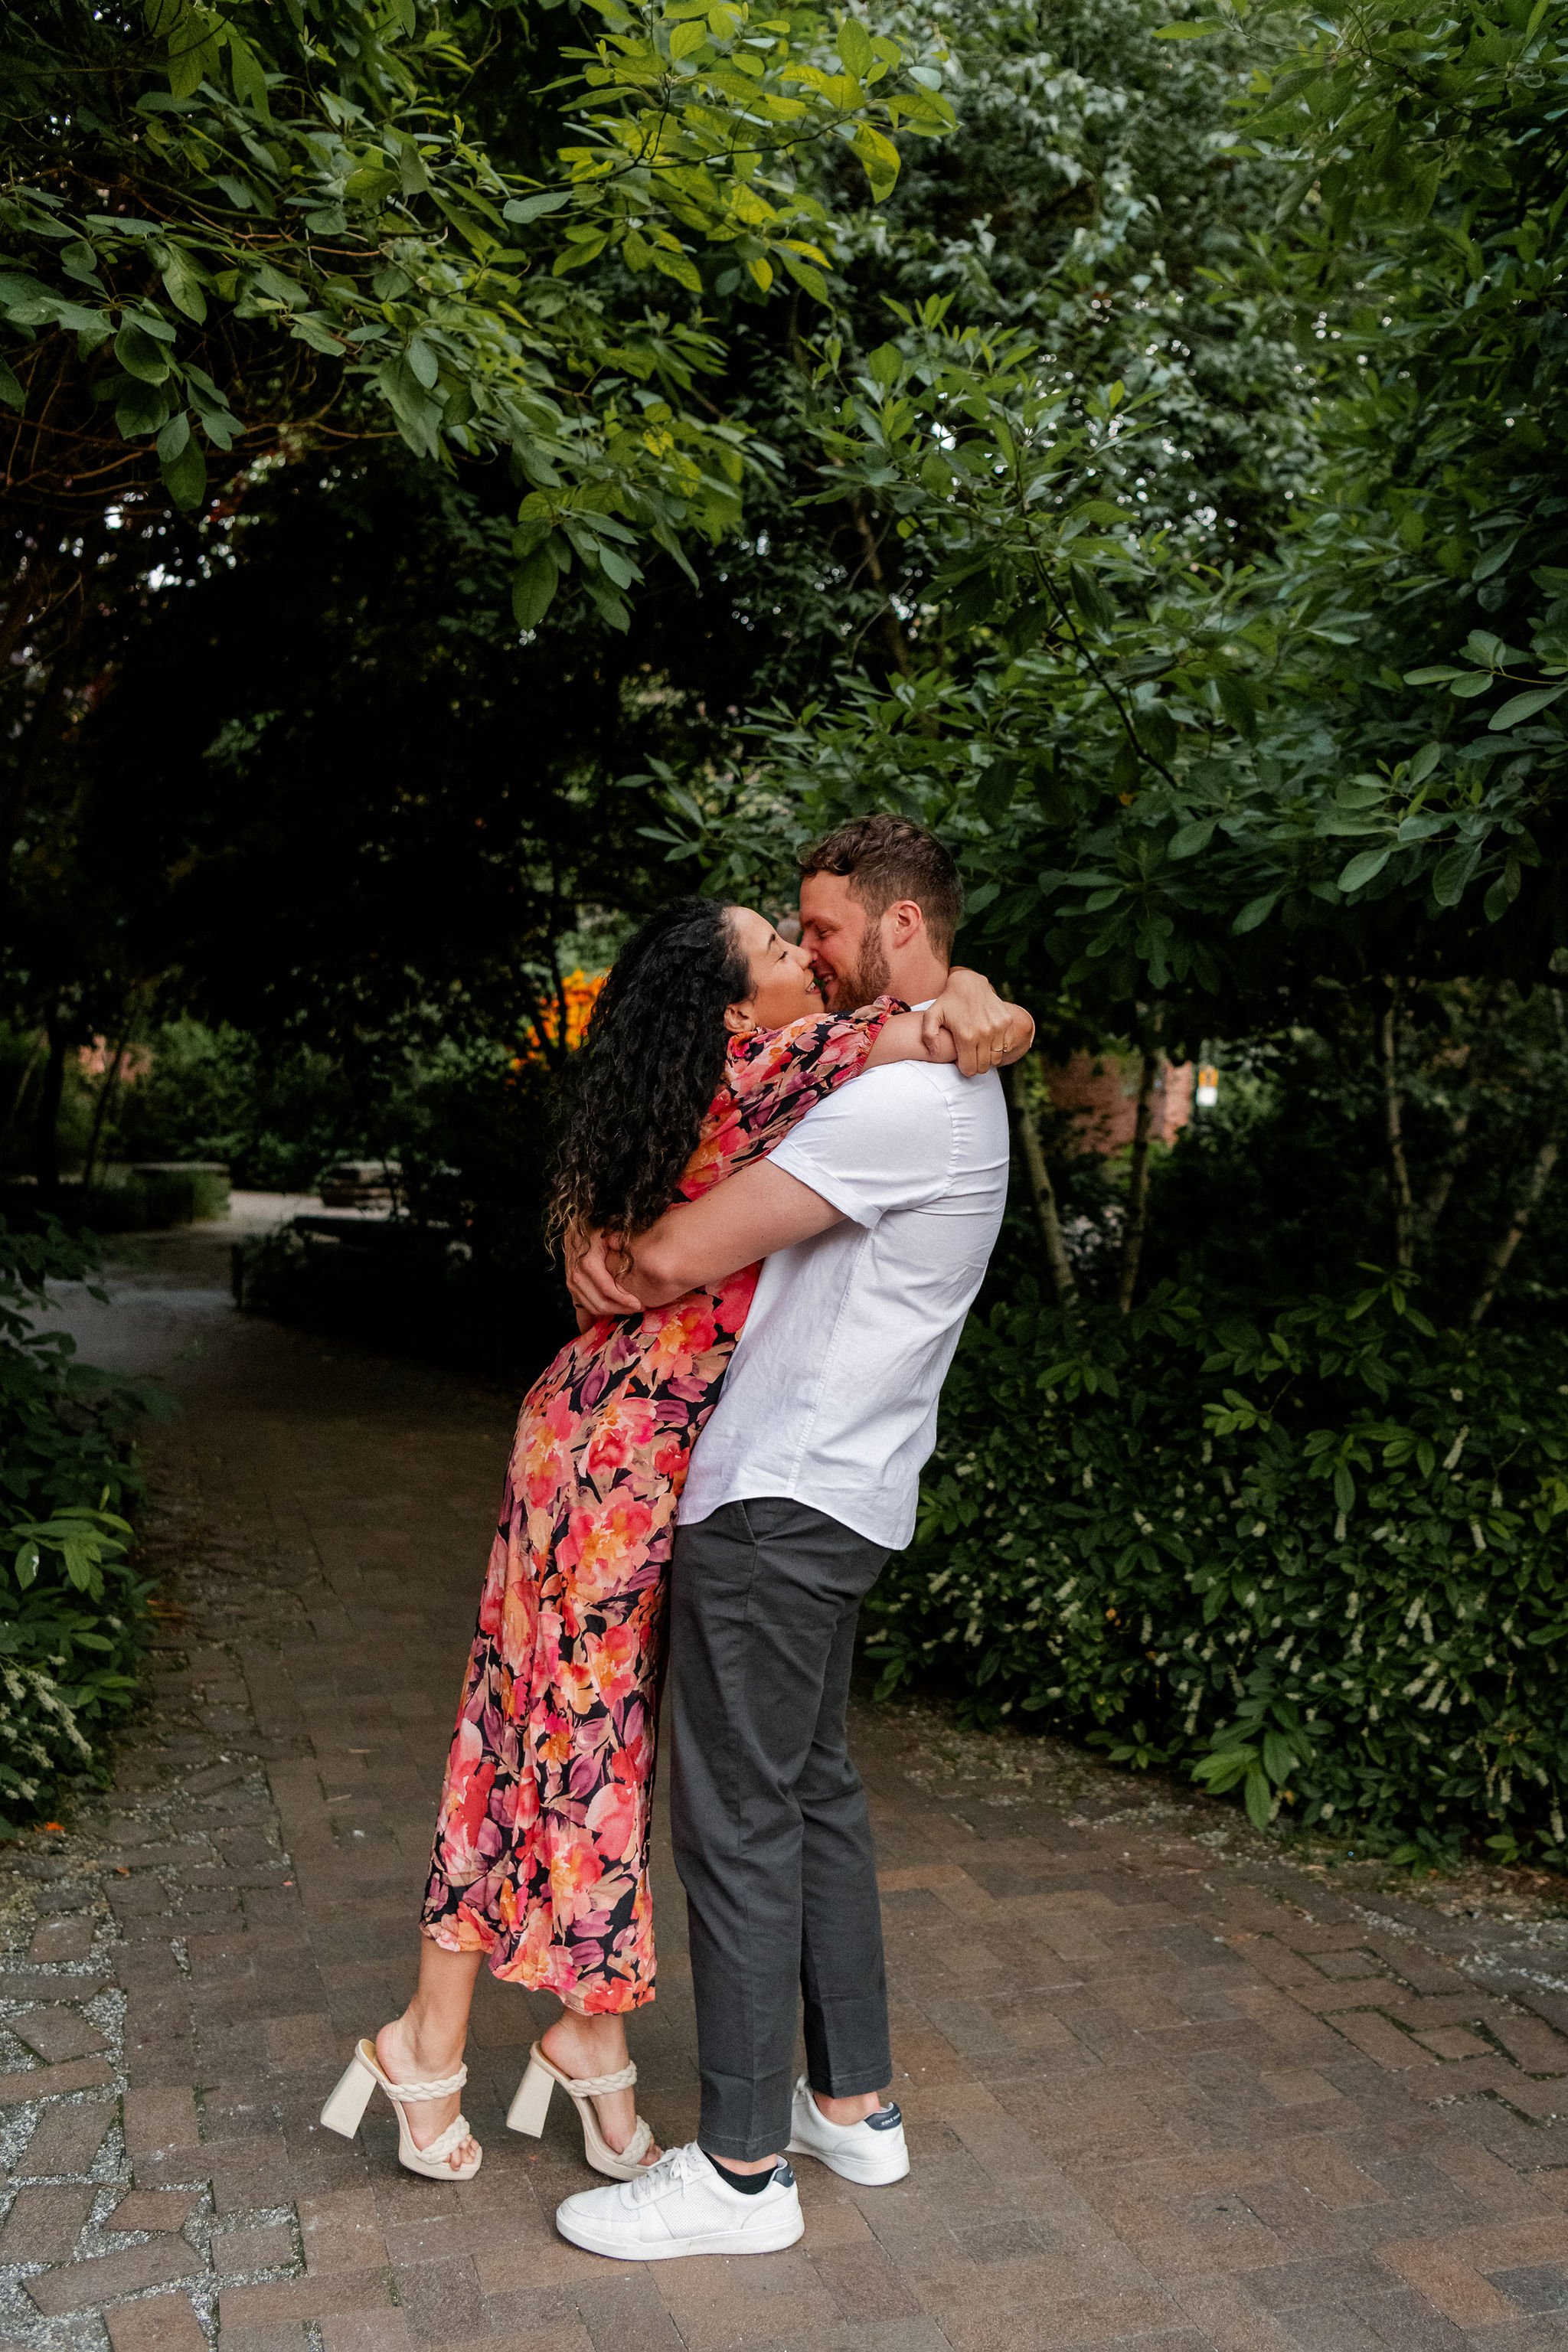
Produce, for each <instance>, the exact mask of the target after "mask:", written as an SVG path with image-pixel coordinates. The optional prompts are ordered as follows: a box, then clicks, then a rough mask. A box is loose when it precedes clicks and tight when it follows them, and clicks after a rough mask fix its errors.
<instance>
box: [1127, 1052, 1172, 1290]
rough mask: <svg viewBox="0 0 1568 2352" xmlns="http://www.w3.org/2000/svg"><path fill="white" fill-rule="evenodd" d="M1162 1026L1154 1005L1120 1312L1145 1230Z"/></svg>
mask: <svg viewBox="0 0 1568 2352" xmlns="http://www.w3.org/2000/svg"><path fill="white" fill-rule="evenodd" d="M1163 1027H1164V1010H1163V1006H1161V1005H1156V1006H1155V1007H1154V1009H1153V1011H1152V1013H1151V1014H1150V1015H1149V1023H1148V1026H1147V1028H1146V1029H1145V1031H1144V1033H1143V1066H1142V1069H1141V1070H1140V1072H1139V1074H1138V1117H1137V1121H1136V1123H1135V1125H1134V1127H1133V1129H1132V1160H1131V1166H1130V1168H1129V1170H1128V1174H1127V1223H1126V1224H1125V1225H1124V1227H1123V1228H1122V1234H1121V1280H1120V1281H1119V1283H1118V1284H1117V1287H1116V1304H1117V1305H1118V1307H1120V1308H1121V1312H1122V1313H1123V1315H1126V1314H1128V1313H1130V1312H1131V1307H1132V1294H1133V1292H1134V1291H1135V1290H1136V1289H1137V1287H1138V1265H1139V1261H1140V1259H1141V1258H1142V1255H1143V1239H1144V1235H1145V1234H1146V1233H1147V1232H1148V1229H1149V1175H1150V1161H1149V1129H1150V1128H1151V1127H1152V1125H1153V1120H1154V1088H1155V1087H1156V1085H1157V1084H1158V1081H1159V1076H1160V1036H1161V1032H1162V1030H1163Z"/></svg>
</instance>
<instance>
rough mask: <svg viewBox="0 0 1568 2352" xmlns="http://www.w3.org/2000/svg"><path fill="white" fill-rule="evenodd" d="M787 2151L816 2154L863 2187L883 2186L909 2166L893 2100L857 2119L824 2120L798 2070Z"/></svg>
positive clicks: (799, 2154) (794, 2153)
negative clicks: (870, 2114) (860, 2119)
mask: <svg viewBox="0 0 1568 2352" xmlns="http://www.w3.org/2000/svg"><path fill="white" fill-rule="evenodd" d="M788 2147H789V2153H790V2155H791V2156H815V2157H816V2159H817V2161H818V2163H820V2164H826V2167H827V2168H828V2170H829V2171H830V2172H837V2174H838V2175H839V2177H840V2178H841V2179H845V2180H858V2182H859V2183H860V2185H861V2187H862V2188H863V2189H885V2188H887V2186H888V2185H889V2182H890V2181H894V2180H902V2179H903V2178H904V2176H905V2174H906V2173H907V2172H908V2171H909V2168H910V2149H909V2143H908V2141H907V2140H906V2139H905V2137H904V2119H903V2116H901V2115H900V2112H899V2109H898V2107H897V2106H896V2105H892V2104H891V2103H889V2105H887V2106H885V2107H879V2109H878V2111H877V2113H876V2114H875V2115H874V2116H865V2117H864V2118H863V2120H862V2121H861V2122H859V2123H858V2124H834V2123H829V2122H828V2120H827V2117H826V2116H825V2115H824V2114H823V2112H822V2109H821V2108H820V2107H819V2106H818V2105H817V2104H816V2100H815V2099H814V2098H813V2097H812V2095H811V2086H810V2084H808V2083H807V2081H806V2079H805V2075H804V2074H803V2075H802V2076H801V2078H800V2080H799V2082H798V2083H797V2084H795V2105H794V2108H793V2110H792V2112H791V2115H790V2134H789V2142H788Z"/></svg>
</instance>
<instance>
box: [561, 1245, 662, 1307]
mask: <svg viewBox="0 0 1568 2352" xmlns="http://www.w3.org/2000/svg"><path fill="white" fill-rule="evenodd" d="M612 1252H613V1253H614V1255H615V1258H616V1262H617V1263H618V1264H620V1265H623V1266H624V1265H625V1264H626V1244H625V1242H624V1240H623V1239H622V1237H621V1236H620V1235H619V1234H595V1233H590V1232H588V1231H587V1230H586V1229H585V1228H584V1227H582V1226H576V1225H574V1227H573V1228H572V1230H571V1232H570V1233H569V1234H567V1236H566V1252H565V1255H566V1287H567V1289H568V1290H569V1291H570V1292H571V1293H572V1297H573V1298H574V1301H575V1303H576V1307H577V1311H578V1313H579V1315H584V1314H585V1315H586V1316H587V1318H588V1320H589V1322H591V1323H597V1322H600V1321H602V1319H603V1318H605V1316H606V1315H608V1316H611V1317H616V1316H621V1315H640V1314H642V1312H643V1311H644V1310H643V1303H642V1300H641V1299H640V1298H638V1297H637V1296H636V1295H635V1294H634V1293H633V1292H632V1291H629V1290H627V1289H626V1287H625V1286H623V1284H622V1283H621V1282H620V1281H619V1280H618V1279H617V1277H616V1275H615V1273H614V1272H613V1271H612V1270H611V1253H612ZM581 1328H586V1327H585V1326H584V1327H581Z"/></svg>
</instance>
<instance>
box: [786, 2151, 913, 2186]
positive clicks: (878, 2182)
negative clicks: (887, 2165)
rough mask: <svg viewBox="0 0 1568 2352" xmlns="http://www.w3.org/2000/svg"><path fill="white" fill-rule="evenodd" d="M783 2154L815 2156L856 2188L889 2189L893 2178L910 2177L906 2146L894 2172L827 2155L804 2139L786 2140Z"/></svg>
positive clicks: (846, 2157)
mask: <svg viewBox="0 0 1568 2352" xmlns="http://www.w3.org/2000/svg"><path fill="white" fill-rule="evenodd" d="M784 2154H785V2155H786V2156H810V2157H815V2158H816V2161H817V2163H818V2164H825V2165H826V2167H827V2169H828V2170H829V2172H836V2173H837V2175H838V2178H839V2179H840V2180H852V2181H853V2182H854V2183H855V2185H856V2187H857V2188H858V2189H890V2188H891V2187H892V2185H893V2183H894V2181H895V2180H907V2179H909V2177H910V2158H909V2150H908V2149H907V2148H906V2149H905V2151H904V2160H903V2162H902V2164H900V2167H899V2168H898V2170H897V2171H896V2172H880V2171H873V2170H872V2169H871V2168H870V2167H869V2166H867V2165H864V2164H862V2163H860V2162H859V2160H858V2158H855V2157H852V2156H829V2155H828V2153H827V2151H826V2149H825V2148H820V2147H812V2145H811V2143H810V2141H809V2140H804V2139H792V2140H790V2141H788V2142H787V2143H786V2144H785V2147H784Z"/></svg>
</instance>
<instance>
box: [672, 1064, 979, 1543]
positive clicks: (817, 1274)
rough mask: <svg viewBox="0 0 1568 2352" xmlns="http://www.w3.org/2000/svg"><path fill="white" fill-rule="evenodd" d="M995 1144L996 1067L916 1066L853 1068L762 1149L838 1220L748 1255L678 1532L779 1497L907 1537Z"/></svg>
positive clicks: (975, 1270)
mask: <svg viewBox="0 0 1568 2352" xmlns="http://www.w3.org/2000/svg"><path fill="white" fill-rule="evenodd" d="M1007 1156H1008V1155H1007V1113H1006V1107H1005V1103H1004V1101H1003V1097H1002V1087H1001V1084H1000V1082H999V1080H998V1079H997V1077H996V1076H995V1075H994V1073H992V1074H990V1075H989V1076H985V1077H983V1078H963V1077H960V1076H959V1075H958V1073H957V1071H956V1070H955V1069H954V1068H953V1066H952V1064H951V1063H929V1062H895V1063H893V1064H891V1065H889V1066H888V1067H887V1068H885V1069H879V1070H868V1071H867V1072H866V1073H865V1075H864V1076H862V1077H858V1078H856V1079H855V1080H853V1082H852V1083H851V1084H849V1085H848V1086H845V1087H839V1089H838V1091H837V1093H836V1094H834V1095H830V1096H829V1097H827V1099H826V1101H825V1102H821V1103H818V1104H817V1106H816V1108H815V1109H814V1110H811V1111H808V1112H807V1113H806V1115H805V1118H803V1119H802V1120H801V1122H800V1124H799V1126H798V1127H796V1128H795V1129H793V1130H792V1131H791V1133H790V1134H789V1135H787V1136H786V1137H785V1138H784V1141H783V1142H782V1143H781V1144H780V1145H779V1146H778V1147H777V1149H776V1150H774V1151H773V1152H772V1153H771V1154H770V1158H771V1160H772V1164H773V1166H774V1167H775V1168H783V1169H784V1170H785V1171H787V1173H788V1174H790V1175H791V1176H794V1177H796V1178H797V1179H798V1180H799V1181H800V1182H801V1183H803V1184H807V1185H809V1186H810V1188H811V1190H812V1191H813V1192H818V1193H820V1194H821V1196H822V1198H823V1199H824V1200H825V1201H827V1202H831V1204H832V1205H833V1207H834V1208H836V1209H838V1210H840V1211H842V1213H843V1217H844V1220H845V1222H844V1223H841V1224H837V1225H832V1226H830V1227H829V1228H828V1230H827V1232H826V1233H824V1234H816V1236H815V1237H814V1239H812V1240H811V1241H807V1242H801V1243H799V1244H796V1246H795V1248H794V1249H786V1250H779V1251H777V1252H775V1254H774V1255H773V1256H772V1257H770V1258H769V1259H768V1260H767V1262H766V1264H765V1265H764V1266H763V1273H762V1278H761V1280H760V1281H759V1283H758V1285H757V1294H756V1297H755V1298H754V1299H753V1301H752V1311H751V1314H750V1316H749V1317H748V1318H747V1321H746V1328H745V1329H744V1330H743V1331H742V1334H741V1339H740V1343H739V1345H738V1346H737V1348H736V1349H735V1353H734V1356H733V1357H732V1358H731V1363H730V1369H729V1371H728V1372H727V1374H726V1375H725V1379H724V1385H723V1388H722V1390H721V1392H720V1396H719V1402H718V1404H717V1405H716V1406H715V1407H714V1410H713V1414H712V1418H711V1419H710V1422H709V1423H708V1425H707V1427H706V1428H705V1429H704V1431H703V1432H702V1434H701V1436H700V1438H699V1439H698V1441H697V1445H696V1448H695V1450H694V1452H693V1454H692V1457H691V1468H690V1472H689V1476H688V1479H687V1483H686V1491H685V1493H684V1495H683V1496H682V1497H681V1503H680V1520H681V1524H682V1525H683V1526H687V1525H690V1524H691V1523H692V1522H694V1521H696V1520H700V1519H705V1518H707V1517H709V1515H710V1513H711V1512H713V1511H716V1510H718V1509H719V1507H720V1506H721V1504H724V1503H736V1502H745V1501H747V1500H748V1499H750V1498H753V1497H756V1496H763V1495H782V1496H788V1497H789V1499H790V1500H792V1501H794V1502H797V1503H807V1504H809V1505H811V1506H812V1507H814V1508H815V1509H816V1510H819V1511H825V1512H826V1514H827V1516H828V1517H830V1518H835V1519H837V1520H838V1521H839V1522H840V1523H841V1524H842V1525H843V1526H845V1527H847V1528H854V1529H855V1531H856V1532H857V1534H859V1535H863V1536H865V1537H866V1538H868V1540H869V1541H871V1542H873V1543H879V1544H886V1545H887V1546H888V1547H889V1549H892V1550H896V1549H899V1548H900V1546H901V1545H904V1544H906V1543H908V1541H909V1539H910V1536H911V1535H912V1534H913V1533H914V1527H915V1507H916V1501H917V1497H918V1493H919V1486H920V1474H921V1468H922V1466H923V1465H924V1464H925V1462H926V1460H927V1458H928V1456H929V1455H930V1454H931V1446H932V1444H933V1443H934V1442H935V1436H936V1413H937V1400H938V1397H939V1396H940V1394H941V1391H942V1381H943V1380H944V1379H945V1378H946V1375H947V1368H948V1366H949V1364H950V1363H951V1362H952V1355H953V1350H954V1349H955V1348H956V1347H957V1345H958V1335H959V1333H960V1331H961V1330H962V1328H963V1318H964V1317H965V1315H967V1313H968V1312H969V1308H970V1307H971V1305H972V1304H973V1299H974V1295H975V1293H976V1291H977V1290H978V1289H979V1287H980V1284H981V1280H982V1277H983V1276H984V1272H985V1265H986V1261H987V1259H988V1258H989V1257H990V1255H991V1250H992V1245H993V1244H994V1241H995V1239H996V1234H997V1229H998V1227H999V1226H1000V1224H1001V1222H1002V1211H1003V1207H1004V1205H1005V1200H1006V1194H1007Z"/></svg>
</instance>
